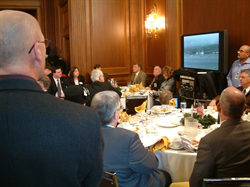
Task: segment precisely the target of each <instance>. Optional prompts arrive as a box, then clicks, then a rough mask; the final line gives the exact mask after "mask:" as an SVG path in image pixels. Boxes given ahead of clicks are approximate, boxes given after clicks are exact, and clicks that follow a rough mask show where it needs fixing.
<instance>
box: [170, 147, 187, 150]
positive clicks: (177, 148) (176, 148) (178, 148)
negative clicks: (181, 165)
mask: <svg viewBox="0 0 250 187" xmlns="http://www.w3.org/2000/svg"><path fill="white" fill-rule="evenodd" d="M169 148H170V149H175V150H180V149H184V148H183V147H182V146H181V147H172V146H169Z"/></svg>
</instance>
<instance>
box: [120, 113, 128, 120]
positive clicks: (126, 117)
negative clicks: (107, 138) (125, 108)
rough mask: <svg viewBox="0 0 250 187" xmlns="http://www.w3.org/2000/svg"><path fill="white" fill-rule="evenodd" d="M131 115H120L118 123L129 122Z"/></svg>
mask: <svg viewBox="0 0 250 187" xmlns="http://www.w3.org/2000/svg"><path fill="white" fill-rule="evenodd" d="M130 117H131V115H128V114H127V112H121V113H120V122H129V120H130Z"/></svg>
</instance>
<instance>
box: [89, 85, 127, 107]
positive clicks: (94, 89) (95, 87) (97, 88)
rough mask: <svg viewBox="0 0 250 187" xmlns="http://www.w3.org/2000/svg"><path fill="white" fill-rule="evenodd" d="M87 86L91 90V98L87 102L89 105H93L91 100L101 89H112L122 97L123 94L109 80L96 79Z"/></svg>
mask: <svg viewBox="0 0 250 187" xmlns="http://www.w3.org/2000/svg"><path fill="white" fill-rule="evenodd" d="M86 88H87V89H88V90H89V92H90V99H89V101H88V102H87V103H86V105H87V106H90V105H91V101H92V99H93V97H94V96H95V94H97V93H98V92H101V91H105V90H112V91H115V92H116V93H117V94H118V95H119V96H120V97H121V95H122V93H121V92H120V91H119V90H117V89H115V88H114V87H113V86H112V85H111V84H110V83H109V82H100V81H95V82H93V83H92V84H89V85H86Z"/></svg>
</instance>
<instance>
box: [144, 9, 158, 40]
mask: <svg viewBox="0 0 250 187" xmlns="http://www.w3.org/2000/svg"><path fill="white" fill-rule="evenodd" d="M146 17H147V20H146V21H145V31H146V34H147V37H148V38H152V34H153V32H154V34H155V39H156V38H157V31H158V25H157V21H156V5H154V8H153V9H152V10H151V14H149V15H147V16H146Z"/></svg>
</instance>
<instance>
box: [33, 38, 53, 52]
mask: <svg viewBox="0 0 250 187" xmlns="http://www.w3.org/2000/svg"><path fill="white" fill-rule="evenodd" d="M46 41H48V46H49V44H50V42H51V40H49V39H46V38H45V39H44V41H36V42H38V43H44V44H45V47H48V46H46V43H45V42H46ZM36 42H35V43H34V44H33V45H32V47H31V48H30V50H29V52H28V54H30V52H31V51H32V49H33V48H34V46H35V44H36Z"/></svg>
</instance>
